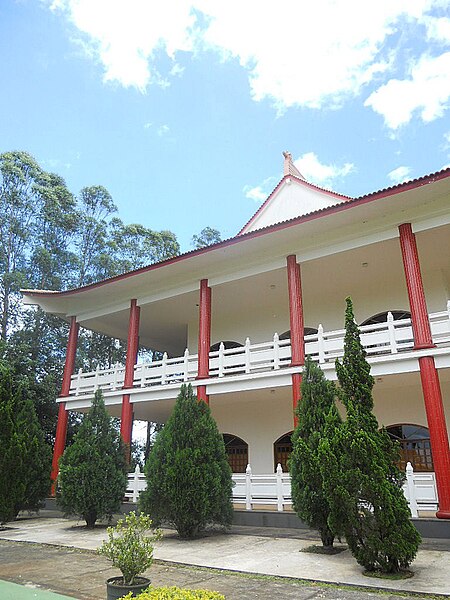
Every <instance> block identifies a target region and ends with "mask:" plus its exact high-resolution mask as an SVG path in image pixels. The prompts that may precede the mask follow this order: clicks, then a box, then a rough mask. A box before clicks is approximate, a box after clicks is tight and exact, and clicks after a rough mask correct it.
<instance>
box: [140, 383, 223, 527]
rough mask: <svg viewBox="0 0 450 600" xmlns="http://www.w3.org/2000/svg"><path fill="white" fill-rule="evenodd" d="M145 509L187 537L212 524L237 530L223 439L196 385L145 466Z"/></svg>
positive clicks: (185, 392)
mask: <svg viewBox="0 0 450 600" xmlns="http://www.w3.org/2000/svg"><path fill="white" fill-rule="evenodd" d="M145 474H146V477H147V489H146V490H145V491H144V492H142V493H141V495H140V499H139V503H140V509H141V510H142V511H143V512H146V513H148V514H149V515H150V516H151V517H152V519H153V520H154V521H156V522H158V523H161V522H162V521H164V522H167V523H170V524H172V525H173V526H174V527H175V528H176V530H177V531H178V534H179V535H180V537H182V538H191V537H194V536H195V535H197V534H198V533H199V532H200V531H201V530H202V529H204V528H205V527H206V526H207V525H209V524H218V525H223V526H229V525H231V520H232V513H233V510H232V504H231V493H232V479H231V469H230V466H229V464H228V460H227V457H226V454H225V446H224V443H223V437H222V435H221V434H220V433H219V431H218V429H217V425H216V422H215V421H214V419H213V418H212V416H211V412H210V410H209V407H208V406H207V405H206V404H205V403H204V402H198V401H197V399H196V398H195V397H194V394H193V391H192V386H191V385H189V386H185V385H183V386H182V387H181V392H180V394H179V396H178V398H177V401H176V404H175V407H174V409H173V412H172V414H171V416H170V418H169V419H168V421H167V423H166V425H165V427H164V429H162V431H160V433H159V434H158V436H157V438H156V441H155V445H154V447H153V449H152V451H151V452H150V456H149V459H148V461H147V463H146V465H145Z"/></svg>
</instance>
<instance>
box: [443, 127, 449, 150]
mask: <svg viewBox="0 0 450 600" xmlns="http://www.w3.org/2000/svg"><path fill="white" fill-rule="evenodd" d="M443 148H444V150H448V148H450V131H447V133H444V145H443Z"/></svg>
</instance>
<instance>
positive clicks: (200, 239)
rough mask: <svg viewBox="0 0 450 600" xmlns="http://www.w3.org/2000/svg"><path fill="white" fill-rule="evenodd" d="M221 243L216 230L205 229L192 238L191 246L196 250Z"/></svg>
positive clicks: (220, 237)
mask: <svg viewBox="0 0 450 600" xmlns="http://www.w3.org/2000/svg"><path fill="white" fill-rule="evenodd" d="M221 241H222V236H221V234H220V231H219V230H218V229H214V228H213V227H205V228H204V229H202V230H201V231H200V233H199V234H198V235H193V236H192V245H193V246H194V248H195V249H196V250H198V249H200V248H206V247H207V246H212V244H218V243H219V242H221Z"/></svg>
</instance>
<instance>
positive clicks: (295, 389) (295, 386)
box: [286, 254, 305, 427]
mask: <svg viewBox="0 0 450 600" xmlns="http://www.w3.org/2000/svg"><path fill="white" fill-rule="evenodd" d="M286 263H287V276H288V293H289V320H290V325H291V354H292V356H291V366H292V367H298V366H302V365H304V364H305V340H304V322H303V301H302V283H301V276H300V265H299V264H298V263H297V258H296V256H295V255H294V254H291V255H289V256H288V257H287V259H286ZM301 383H302V376H301V373H294V374H293V375H292V407H293V410H294V427H296V426H297V417H296V416H295V409H296V408H297V404H298V402H299V400H300V387H301Z"/></svg>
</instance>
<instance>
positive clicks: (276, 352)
mask: <svg viewBox="0 0 450 600" xmlns="http://www.w3.org/2000/svg"><path fill="white" fill-rule="evenodd" d="M273 368H274V369H279V368H280V338H279V337H278V333H274V334H273Z"/></svg>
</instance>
